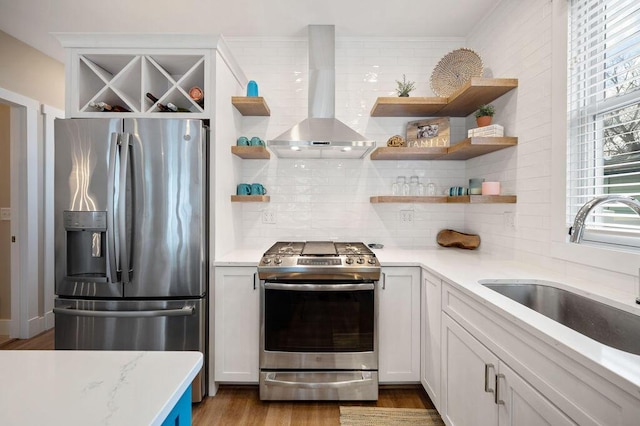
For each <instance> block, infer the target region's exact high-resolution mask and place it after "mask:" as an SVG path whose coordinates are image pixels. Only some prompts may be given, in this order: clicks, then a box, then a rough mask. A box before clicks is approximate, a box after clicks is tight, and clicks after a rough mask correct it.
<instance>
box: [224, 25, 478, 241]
mask: <svg viewBox="0 0 640 426" xmlns="http://www.w3.org/2000/svg"><path fill="white" fill-rule="evenodd" d="M227 42H228V44H229V46H230V47H231V49H232V50H233V53H234V56H235V57H236V59H237V60H238V62H239V63H240V65H241V67H242V69H243V70H244V72H245V73H246V75H247V78H249V79H251V80H255V81H256V82H257V83H258V88H259V94H260V96H264V97H265V99H266V101H267V103H268V105H269V107H270V109H271V116H270V117H244V118H242V135H244V136H248V137H251V136H259V137H261V138H263V139H269V138H273V137H276V136H278V135H279V134H280V133H282V132H284V131H285V130H287V129H288V128H289V127H291V126H292V125H294V124H296V123H297V122H298V121H300V120H302V119H304V118H306V116H307V68H308V67H307V41H306V38H302V39H273V38H268V39H267V38H261V39H258V38H251V39H238V38H231V39H227ZM463 46H464V42H463V40H461V39H446V38H441V39H426V38H422V39H418V38H416V39H406V38H402V39H401V38H394V39H386V38H385V39H376V38H366V39H354V38H340V37H337V38H336V118H338V119H340V120H342V121H343V122H345V123H347V124H348V125H350V126H351V127H353V128H354V129H356V130H357V131H359V132H360V133H363V134H364V135H365V136H367V137H370V138H373V139H375V140H376V141H377V143H378V146H386V141H387V139H388V138H389V137H391V136H393V135H395V134H400V135H402V136H404V135H405V131H406V123H407V122H408V121H411V119H409V118H378V117H370V116H369V113H370V111H371V108H372V106H373V104H374V103H375V101H376V98H377V97H378V96H395V92H394V89H395V87H396V83H395V80H401V79H402V75H403V74H406V76H407V79H409V80H412V81H415V82H416V86H417V88H416V90H415V91H414V92H412V94H411V95H412V96H431V95H432V92H431V89H430V87H429V77H430V75H431V71H432V70H433V68H434V66H435V65H436V64H437V62H438V61H439V60H440V58H442V56H444V55H445V54H446V53H448V52H450V51H451V50H454V49H457V48H460V47H463ZM465 133H466V130H465V128H464V119H460V118H458V119H452V134H453V136H452V140H455V141H457V140H460V139H462V138H464V137H465ZM237 136H241V134H238V135H237ZM241 167H242V171H243V176H242V179H241V181H242V182H247V183H253V182H260V183H263V184H264V185H265V186H266V187H267V190H268V191H269V195H270V196H271V202H270V203H259V204H257V203H256V204H254V203H246V204H243V205H242V212H241V214H242V221H243V227H242V228H243V229H242V232H243V236H242V239H241V242H240V244H239V245H240V247H244V248H251V247H257V248H267V247H269V246H270V245H271V244H273V242H275V241H277V240H289V239H295V240H304V239H336V240H343V241H344V240H358V241H360V240H362V241H365V242H380V243H383V244H385V245H387V246H395V247H404V248H420V247H430V246H435V245H436V243H435V234H436V233H437V232H438V231H439V230H440V229H442V228H445V227H452V228H456V229H460V230H464V229H465V226H464V216H465V215H464V206H461V205H437V204H415V205H412V204H407V205H402V204H371V203H370V202H369V197H370V196H373V195H388V194H390V193H391V183H392V181H393V180H395V178H396V176H398V175H406V176H411V175H414V174H415V175H418V176H420V177H421V179H422V181H423V182H424V183H426V182H427V181H432V182H433V183H435V184H436V185H437V186H438V187H439V188H440V189H441V190H442V189H444V188H448V187H449V186H452V185H463V184H464V183H465V170H464V162H459V161H458V162H442V161H440V162H438V161H371V160H369V158H368V156H367V158H365V159H361V160H292V159H278V158H276V157H275V156H272V158H271V160H268V161H267V160H243V162H242V165H241ZM235 183H236V184H237V183H240V182H235ZM265 209H270V210H272V211H275V213H276V222H277V223H276V224H275V225H273V224H263V223H262V220H261V218H262V211H263V210H265ZM407 209H410V210H414V216H415V223H414V224H413V225H408V226H407V225H401V224H400V221H399V217H398V216H399V212H400V210H407Z"/></svg>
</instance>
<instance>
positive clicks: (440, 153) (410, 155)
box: [371, 147, 448, 160]
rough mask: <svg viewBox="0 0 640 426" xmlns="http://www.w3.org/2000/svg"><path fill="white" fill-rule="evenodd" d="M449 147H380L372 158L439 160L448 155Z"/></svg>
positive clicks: (373, 153) (372, 154)
mask: <svg viewBox="0 0 640 426" xmlns="http://www.w3.org/2000/svg"><path fill="white" fill-rule="evenodd" d="M447 151H448V148H447V147H432V148H402V147H380V148H376V149H375V150H374V151H373V152H372V153H371V159H372V160H437V159H439V158H441V157H444V156H445V155H447Z"/></svg>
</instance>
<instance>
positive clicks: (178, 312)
mask: <svg viewBox="0 0 640 426" xmlns="http://www.w3.org/2000/svg"><path fill="white" fill-rule="evenodd" d="M207 135H208V132H207V129H206V127H205V126H204V125H203V123H202V121H200V120H190V119H184V120H183V119H115V118H114V119H110V118H104V119H66V120H56V123H55V262H56V266H55V274H56V277H55V293H56V300H55V305H54V306H55V307H54V313H55V347H56V349H78V350H159V351H182V350H185V351H187V350H189V351H201V352H202V353H203V354H204V356H205V360H206V359H207V338H206V336H207V333H206V328H207V321H206V318H207V303H206V296H207V294H206V292H207V281H208V280H207V269H208V260H207V259H208V251H207V243H208V199H207V191H208V185H207V178H208V171H207V156H208V155H207V144H208V139H207ZM206 373H207V371H206V363H205V367H203V370H202V371H201V373H200V374H199V375H198V377H197V378H196V380H195V381H194V383H193V400H194V401H199V400H201V399H202V397H203V395H204V393H205V384H206ZM158 374H162V372H161V371H159V372H158Z"/></svg>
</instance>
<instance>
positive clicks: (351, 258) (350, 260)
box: [345, 257, 353, 265]
mask: <svg viewBox="0 0 640 426" xmlns="http://www.w3.org/2000/svg"><path fill="white" fill-rule="evenodd" d="M345 262H347V265H351V264H352V263H353V257H347V260H346V261H345Z"/></svg>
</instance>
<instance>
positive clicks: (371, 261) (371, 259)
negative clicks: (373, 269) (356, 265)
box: [369, 257, 376, 265]
mask: <svg viewBox="0 0 640 426" xmlns="http://www.w3.org/2000/svg"><path fill="white" fill-rule="evenodd" d="M369 264H371V265H375V264H376V258H375V257H370V258H369Z"/></svg>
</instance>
